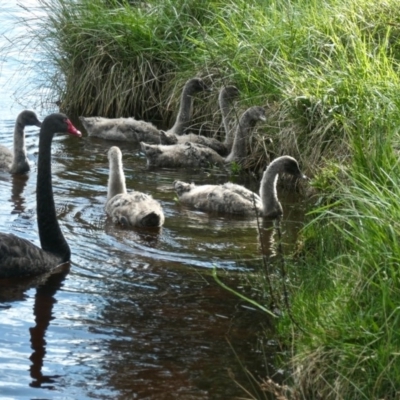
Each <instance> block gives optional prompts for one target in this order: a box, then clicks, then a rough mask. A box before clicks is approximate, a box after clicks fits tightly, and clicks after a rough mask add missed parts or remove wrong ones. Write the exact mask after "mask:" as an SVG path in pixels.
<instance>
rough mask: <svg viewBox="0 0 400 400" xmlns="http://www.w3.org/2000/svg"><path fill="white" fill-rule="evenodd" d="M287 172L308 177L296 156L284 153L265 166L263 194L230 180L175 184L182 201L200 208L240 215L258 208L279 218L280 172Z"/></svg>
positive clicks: (271, 216)
mask: <svg viewBox="0 0 400 400" xmlns="http://www.w3.org/2000/svg"><path fill="white" fill-rule="evenodd" d="M283 172H285V173H288V174H291V175H294V176H296V177H299V178H303V179H305V178H306V176H305V175H303V174H302V173H301V171H300V168H299V165H298V163H297V161H296V160H295V159H294V158H293V157H290V156H282V157H278V158H276V159H275V160H274V161H272V162H271V164H269V166H268V167H267V169H266V170H265V172H264V174H263V177H262V179H261V183H260V195H257V194H256V193H253V192H252V191H251V190H248V189H246V188H245V187H244V186H241V185H237V184H234V183H230V182H228V183H224V184H223V185H201V186H196V185H195V184H194V183H192V184H189V183H185V182H182V181H175V182H174V184H173V185H174V189H175V191H176V193H177V194H178V197H179V201H180V202H181V203H182V204H185V205H189V206H192V207H194V208H196V209H198V210H202V211H216V212H221V213H227V214H238V215H255V212H256V211H257V213H258V214H259V215H260V216H263V217H270V218H276V217H279V216H280V215H282V213H283V211H282V206H281V203H280V202H279V200H278V195H277V191H276V184H277V181H278V175H279V174H280V173H283Z"/></svg>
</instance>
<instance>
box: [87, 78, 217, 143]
mask: <svg viewBox="0 0 400 400" xmlns="http://www.w3.org/2000/svg"><path fill="white" fill-rule="evenodd" d="M208 90H210V89H209V87H208V86H207V85H206V84H205V83H204V81H203V80H202V79H200V78H192V79H189V80H188V81H187V82H186V84H185V86H184V88H183V90H182V94H181V100H180V107H179V112H178V115H177V117H176V121H175V124H174V125H173V126H172V128H171V129H169V130H168V131H167V132H168V133H171V134H176V135H181V134H183V133H184V130H185V129H186V128H187V127H188V126H189V125H190V121H191V117H192V108H193V95H194V94H196V93H199V92H202V91H208ZM79 119H80V120H81V122H82V124H83V126H84V128H85V129H86V131H87V132H88V135H89V136H95V137H99V138H102V139H106V140H115V141H126V142H135V143H139V142H148V143H160V130H159V129H158V128H157V127H155V126H154V125H153V124H152V123H150V122H146V121H142V120H137V119H135V118H103V117H79Z"/></svg>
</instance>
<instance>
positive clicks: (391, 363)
mask: <svg viewBox="0 0 400 400" xmlns="http://www.w3.org/2000/svg"><path fill="white" fill-rule="evenodd" d="M382 128H383V127H382ZM391 139H393V138H392V137H391V134H390V133H388V132H383V131H382V130H381V131H380V133H379V134H377V135H376V136H375V137H374V138H366V137H365V136H364V137H357V138H355V139H354V140H353V141H352V148H353V149H354V157H353V160H352V165H351V166H350V168H346V170H342V174H341V177H342V178H343V179H345V182H343V181H342V180H341V181H336V182H335V183H336V187H337V189H336V191H335V192H334V193H333V194H332V195H333V197H332V200H333V201H332V203H331V204H330V205H328V206H325V207H324V208H323V209H319V210H315V211H314V212H313V213H312V217H313V220H312V222H310V223H309V224H308V226H307V227H306V228H305V230H304V233H303V234H304V239H305V243H306V245H305V248H304V249H303V253H302V256H303V257H302V258H300V259H298V260H297V262H296V267H295V268H296V274H292V276H296V277H297V280H294V281H293V282H292V283H293V285H294V286H297V289H296V291H295V293H294V295H293V299H292V310H291V312H292V315H293V316H294V319H295V320H296V321H297V323H298V324H299V325H300V326H301V327H302V331H298V332H297V335H296V339H295V354H293V359H292V360H291V364H292V365H291V366H292V368H293V371H294V374H293V378H294V379H293V381H292V383H293V384H294V386H295V387H296V389H297V394H301V395H302V396H301V398H307V399H313V398H324V399H371V398H377V399H378V398H382V399H383V398H384V399H395V398H397V397H396V396H398V391H399V388H400V358H399V355H400V353H399V352H398V349H399V345H400V329H399V328H400V314H399V311H400V308H399V304H400V224H399V221H400V165H399V161H398V154H396V153H395V151H394V150H393V148H392V146H391V144H390V143H392V140H391ZM290 326H291V322H289V320H288V319H285V320H284V321H283V322H282V323H281V329H283V330H284V331H285V330H286V329H290V330H291V328H290ZM299 398H300V397H299Z"/></svg>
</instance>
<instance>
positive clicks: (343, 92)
mask: <svg viewBox="0 0 400 400" xmlns="http://www.w3.org/2000/svg"><path fill="white" fill-rule="evenodd" d="M40 2H41V4H42V6H43V7H44V8H46V9H47V11H48V15H49V18H48V19H43V21H41V22H40V26H41V27H40V30H35V31H32V36H33V37H34V38H35V39H36V40H38V42H39V44H40V45H41V46H42V48H44V51H45V53H46V57H47V59H48V60H49V61H50V62H51V63H52V64H53V65H54V67H55V69H54V71H53V72H54V73H53V74H52V75H50V76H49V79H48V81H49V82H51V85H52V88H53V89H55V92H51V93H56V94H57V96H60V97H61V99H62V102H63V106H64V108H65V109H66V111H67V112H68V113H72V114H79V115H104V116H111V117H112V116H128V115H130V116H135V117H137V118H144V119H151V120H154V121H156V122H157V121H158V122H160V123H161V121H162V123H164V124H166V125H170V124H171V121H172V120H173V118H174V117H175V113H176V110H177V105H178V101H179V95H180V89H181V87H182V85H183V83H184V82H185V81H186V79H187V78H189V77H191V76H195V75H198V76H202V77H204V78H205V79H206V80H207V81H208V82H209V83H212V84H213V86H214V87H215V88H219V87H221V86H222V85H224V84H235V85H237V86H238V88H239V89H240V91H241V99H240V103H239V105H238V106H237V107H238V108H237V110H238V112H240V111H242V110H244V109H245V108H246V107H248V106H250V105H256V104H257V105H264V106H265V107H266V108H267V109H268V116H269V118H268V122H267V123H266V124H265V125H264V126H261V128H260V129H259V131H258V135H257V136H256V137H255V138H254V139H253V142H252V149H253V155H252V160H253V165H256V164H260V165H263V164H265V162H266V156H265V150H264V136H265V135H268V136H271V137H272V138H273V140H274V148H273V152H274V153H275V154H276V155H281V154H290V155H292V156H294V157H296V158H298V159H299V160H300V162H301V164H302V166H303V168H304V169H305V171H306V172H307V173H308V174H310V175H312V176H314V185H315V186H316V187H317V188H318V189H319V191H318V202H315V204H317V205H315V206H313V211H312V212H311V213H310V215H309V223H308V225H307V227H306V228H305V229H304V232H303V234H302V247H301V248H299V251H298V253H297V254H296V255H295V256H294V257H293V259H292V260H291V263H290V264H291V265H288V268H289V275H288V276H290V277H291V280H290V284H291V285H292V286H291V307H292V309H291V312H292V315H293V318H294V320H295V321H296V324H293V321H292V320H290V319H289V318H287V317H285V318H283V319H282V321H281V323H280V326H279V328H280V331H281V333H282V337H283V338H286V339H285V340H284V341H285V342H286V343H287V344H288V348H291V349H293V350H294V352H293V354H292V355H291V359H290V368H291V370H292V371H293V374H292V375H291V378H290V384H291V386H292V387H293V391H292V393H291V394H290V395H289V394H287V396H291V397H292V398H305V399H313V398H321V399H331V398H332V399H371V398H382V399H383V398H384V399H391V398H395V396H396V393H397V391H398V390H400V378H399V377H400V374H399V372H400V371H399V370H400V362H399V361H398V356H399V354H400V353H399V352H398V345H399V341H400V334H399V333H398V332H399V329H398V321H397V315H398V308H397V304H399V300H400V299H399V295H400V293H399V287H400V285H399V283H400V282H399V272H398V271H399V261H400V247H399V232H400V230H399V226H398V222H397V221H399V220H400V206H399V204H400V202H399V197H400V191H399V187H400V186H399V182H398V180H399V179H400V170H399V166H398V161H397V160H398V154H397V152H398V149H399V135H398V127H399V126H400V113H399V102H400V100H399V99H400V97H399V92H400V90H399V89H400V82H399V60H400V47H399V46H400V41H399V37H400V8H399V7H398V2H397V1H395V0H387V1H385V2H383V1H377V0H374V1H372V0H326V1H322V0H320V1H317V0H309V1H280V2H274V1H264V0H263V1H261V0H260V1H256V0H251V1H241V0H236V1H229V0H228V1H211V0H209V1H194V0H193V1H188V0H186V1H185V0H177V1H172V0H166V1H161V0H159V1H156V0H153V1H148V2H146V3H144V2H141V3H136V2H131V3H132V4H129V3H128V2H124V1H118V2H117V1H100V0H79V1H78V2H75V1H73V0H49V1H45V0H40ZM60 76H61V77H63V79H61V80H60ZM216 98H217V93H214V94H213V95H211V96H209V97H205V96H202V97H201V98H199V99H196V108H195V116H194V119H195V121H196V122H197V123H198V124H207V126H208V127H209V129H210V130H213V129H216V128H217V127H218V126H219V123H220V118H219V114H218V110H217V101H216ZM299 327H300V328H299Z"/></svg>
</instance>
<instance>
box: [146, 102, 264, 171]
mask: <svg viewBox="0 0 400 400" xmlns="http://www.w3.org/2000/svg"><path fill="white" fill-rule="evenodd" d="M265 120H266V116H265V110H264V108H262V107H258V106H253V107H250V108H248V109H247V110H246V111H245V112H244V113H243V114H242V116H241V117H240V120H239V123H238V125H237V127H236V133H235V140H234V142H233V146H232V150H231V152H230V153H229V155H228V156H227V157H222V156H220V155H219V154H218V153H217V152H216V151H214V150H213V149H211V148H210V147H207V146H205V145H202V144H197V143H192V142H185V143H178V144H175V145H170V146H169V145H154V144H148V143H143V142H142V143H140V145H141V149H142V151H143V152H144V153H145V155H146V159H147V166H149V167H167V168H179V167H188V168H197V167H208V166H210V165H219V166H223V165H225V164H227V163H232V162H237V163H240V162H241V161H242V160H243V159H244V158H245V157H246V155H247V140H248V136H249V134H250V131H251V130H252V129H253V128H254V127H255V125H256V123H257V122H258V121H265Z"/></svg>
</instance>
